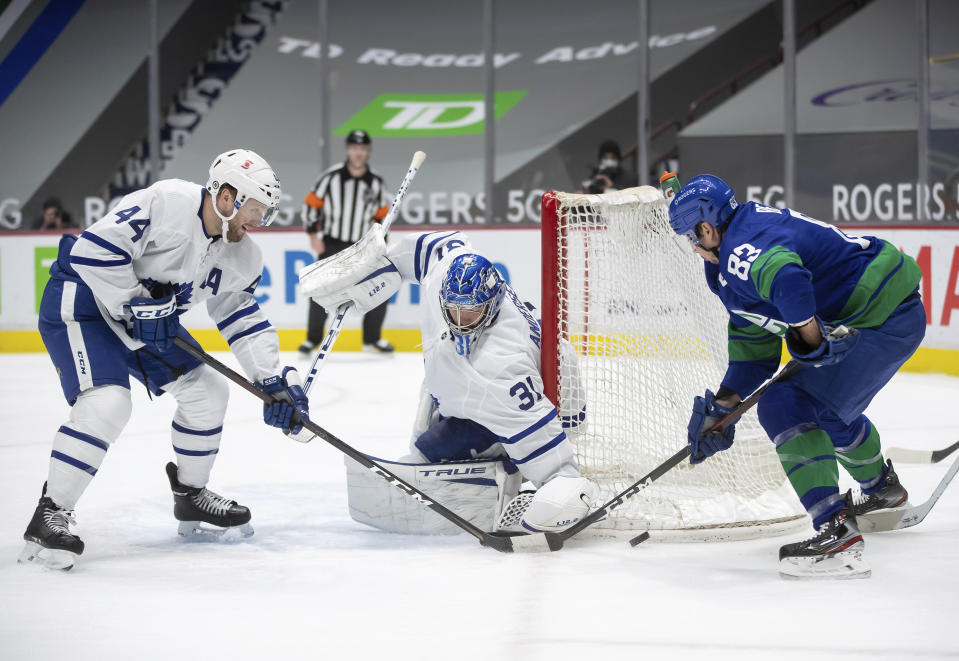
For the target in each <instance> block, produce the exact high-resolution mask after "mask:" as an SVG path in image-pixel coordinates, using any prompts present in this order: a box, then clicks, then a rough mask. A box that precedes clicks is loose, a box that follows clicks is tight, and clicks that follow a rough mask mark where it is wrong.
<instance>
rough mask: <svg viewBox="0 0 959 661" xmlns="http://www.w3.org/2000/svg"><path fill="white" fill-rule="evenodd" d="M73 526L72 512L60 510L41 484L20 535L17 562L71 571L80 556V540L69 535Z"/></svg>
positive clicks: (45, 487)
mask: <svg viewBox="0 0 959 661" xmlns="http://www.w3.org/2000/svg"><path fill="white" fill-rule="evenodd" d="M76 523H77V521H76V519H75V518H74V515H73V510H66V509H63V508H61V507H60V506H59V505H57V504H56V503H54V502H53V500H51V499H50V498H48V497H47V485H46V483H44V485H43V494H42V495H41V496H40V502H39V503H37V509H36V510H34V512H33V518H32V519H30V523H29V525H27V530H26V532H24V533H23V539H24V540H26V545H25V546H24V547H23V551H21V552H20V557H19V558H17V562H20V563H28V562H30V563H35V564H39V565H41V566H43V567H46V568H47V569H59V570H62V571H68V570H70V569H73V565H75V564H76V561H77V557H78V556H79V555H80V554H81V553H83V540H81V539H80V538H79V537H77V536H76V535H74V534H73V533H71V532H70V528H69V526H70V525H71V524H72V525H76Z"/></svg>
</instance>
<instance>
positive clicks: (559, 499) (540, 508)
mask: <svg viewBox="0 0 959 661" xmlns="http://www.w3.org/2000/svg"><path fill="white" fill-rule="evenodd" d="M598 497H599V488H598V487H597V486H596V485H595V484H594V483H593V482H591V481H590V480H588V479H586V478H585V477H568V476H566V475H558V476H556V477H554V478H553V479H551V480H550V481H549V482H547V483H546V484H544V485H543V486H541V487H540V488H539V489H538V490H537V491H536V493H535V494H534V495H533V499H532V502H530V505H529V508H527V510H526V512H525V513H524V514H523V519H522V522H521V523H522V526H523V528H525V529H526V530H529V531H531V532H559V531H560V530H563V529H565V528H568V527H570V526H571V525H573V524H574V523H576V522H577V521H579V520H580V519H582V518H583V517H585V516H586V515H587V514H589V511H590V509H592V507H593V503H594V501H595V500H596V499H597V498H598Z"/></svg>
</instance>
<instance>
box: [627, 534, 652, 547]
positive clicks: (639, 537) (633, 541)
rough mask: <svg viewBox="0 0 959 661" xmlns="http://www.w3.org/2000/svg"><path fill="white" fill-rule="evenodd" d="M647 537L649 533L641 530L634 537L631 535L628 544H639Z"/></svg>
mask: <svg viewBox="0 0 959 661" xmlns="http://www.w3.org/2000/svg"><path fill="white" fill-rule="evenodd" d="M647 539H649V533H648V532H641V533H639V534H638V535H636V536H635V537H633V538H632V539H631V540H629V545H630V546H639V545H640V544H642V543H643V542H645V541H646V540H647Z"/></svg>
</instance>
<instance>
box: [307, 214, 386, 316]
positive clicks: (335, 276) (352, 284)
mask: <svg viewBox="0 0 959 661" xmlns="http://www.w3.org/2000/svg"><path fill="white" fill-rule="evenodd" d="M297 275H299V278H300V291H301V292H302V293H303V294H305V295H306V296H309V297H310V298H312V299H313V300H314V301H316V303H317V305H320V306H322V307H323V308H324V309H325V310H326V311H327V312H328V313H330V314H332V313H333V311H334V310H336V309H337V308H338V307H339V306H340V305H342V304H343V303H346V302H348V301H352V303H353V305H354V309H355V310H356V311H357V312H359V313H361V314H362V313H364V312H369V311H370V310H372V309H373V308H375V307H376V306H378V305H380V304H381V303H384V302H386V301H388V300H389V299H390V297H391V296H393V294H395V293H396V292H397V291H398V290H399V288H400V285H401V284H402V283H403V279H402V277H401V276H400V274H399V271H397V270H396V266H394V265H393V262H391V261H390V260H389V259H388V258H387V257H386V239H385V235H384V231H383V226H382V225H380V224H378V223H374V224H373V225H371V226H370V229H369V230H367V232H366V234H365V235H364V236H363V238H362V239H360V240H359V241H357V242H356V243H354V244H353V245H351V246H349V247H348V248H346V249H345V250H342V251H340V252H338V253H336V254H335V255H332V256H330V257H327V258H325V259H321V260H319V261H316V262H313V263H312V264H308V265H307V266H304V267H303V268H301V269H300V270H299V272H298V273H297Z"/></svg>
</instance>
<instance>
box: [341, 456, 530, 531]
mask: <svg viewBox="0 0 959 661" xmlns="http://www.w3.org/2000/svg"><path fill="white" fill-rule="evenodd" d="M374 460H375V461H376V462H377V463H379V464H381V465H382V466H383V467H384V468H386V469H387V470H389V471H390V472H392V473H393V474H395V475H396V476H397V477H400V478H402V479H403V480H405V481H406V482H408V483H409V484H412V485H413V486H414V487H416V488H417V489H419V490H420V491H422V492H423V493H425V494H426V495H427V496H430V497H431V498H433V499H434V500H435V501H436V502H437V503H440V504H441V505H443V506H444V507H446V508H447V509H449V510H452V511H453V512H455V513H456V514H458V515H460V516H461V517H463V518H464V519H466V520H467V521H469V522H470V523H472V524H473V525H475V526H476V527H477V528H479V529H481V530H483V531H486V532H493V531H495V530H498V529H499V526H500V518H501V514H502V513H503V510H504V509H506V508H507V506H508V505H510V503H511V502H512V501H513V499H514V498H515V497H516V495H517V494H518V493H519V488H520V484H521V483H522V481H523V477H522V475H520V472H519V471H518V470H517V469H516V467H515V466H514V465H513V464H512V463H511V462H509V461H508V460H506V459H492V460H490V459H476V460H472V461H457V462H440V463H407V462H400V461H386V460H383V459H374ZM346 484H347V492H348V494H349V505H350V516H351V517H353V519H354V520H355V521H358V522H359V523H364V524H366V525H368V526H372V527H374V528H378V529H380V530H385V531H386V532H398V533H404V534H414V535H454V534H457V533H460V532H463V531H462V529H461V528H459V527H457V526H455V525H453V524H452V523H450V522H449V521H447V520H446V519H444V518H443V517H442V516H440V515H439V514H437V513H436V512H434V511H433V510H431V509H429V508H428V507H426V506H425V505H423V504H422V503H420V502H418V501H416V500H414V499H413V498H411V497H410V496H409V495H407V494H406V493H405V492H403V491H401V490H400V489H397V488H396V487H394V486H393V485H392V484H390V483H389V482H387V481H385V480H384V479H383V478H382V477H380V476H379V475H377V474H375V473H373V472H371V471H370V470H369V469H368V468H366V467H364V466H363V465H361V464H359V463H357V462H356V461H353V460H352V459H350V458H349V457H346Z"/></svg>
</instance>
